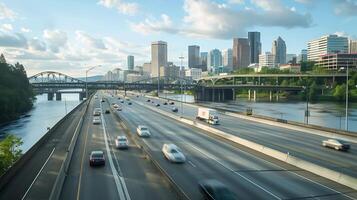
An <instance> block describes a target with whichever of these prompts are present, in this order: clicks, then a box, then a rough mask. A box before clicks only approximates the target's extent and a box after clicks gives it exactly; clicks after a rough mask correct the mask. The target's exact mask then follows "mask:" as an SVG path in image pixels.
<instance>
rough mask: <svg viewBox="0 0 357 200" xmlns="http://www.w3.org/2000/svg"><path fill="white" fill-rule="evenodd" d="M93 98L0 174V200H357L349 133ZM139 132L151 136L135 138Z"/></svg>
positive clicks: (355, 158)
mask: <svg viewBox="0 0 357 200" xmlns="http://www.w3.org/2000/svg"><path fill="white" fill-rule="evenodd" d="M97 95H98V97H97V98H94V97H93V98H91V99H90V100H89V99H88V100H85V101H83V102H82V103H81V104H80V105H79V106H78V107H77V108H76V109H75V110H73V111H72V112H71V113H69V114H68V115H67V116H66V117H65V118H64V119H62V120H61V121H60V122H59V123H58V124H56V125H55V126H54V127H51V129H50V131H49V132H48V133H46V134H45V135H44V136H43V138H41V139H40V141H39V142H37V143H36V144H35V145H34V146H33V147H32V148H31V149H30V150H29V151H28V152H26V153H25V154H24V155H23V156H22V157H21V158H20V160H19V161H17V162H16V163H15V164H14V165H13V166H12V167H11V168H10V169H9V170H8V171H7V172H6V173H5V174H4V175H3V176H2V177H0V199H14V200H17V199H51V200H57V199H69V200H71V199H86V200H92V199H93V200H94V199H95V200H97V199H138V200H141V199H143V200H146V199H148V198H150V199H192V200H195V199H203V195H202V193H201V192H200V187H199V184H200V183H202V182H204V181H207V180H216V181H219V182H222V183H223V184H224V185H225V186H226V187H227V188H228V189H229V190H230V191H232V192H233V194H234V195H235V196H236V198H237V199H357V184H356V183H357V170H356V167H357V166H356V163H357V152H356V151H355V150H356V149H357V143H356V142H357V137H356V135H355V133H348V132H343V131H336V130H331V129H328V130H326V129H325V130H324V129H321V128H317V127H309V126H307V125H306V126H305V125H297V124H295V125H293V124H287V123H281V122H276V121H269V120H263V119H260V118H256V117H254V115H253V117H248V116H245V115H241V114H239V113H236V112H233V111H232V110H230V111H227V110H226V111H224V110H223V108H222V107H220V108H217V109H219V111H220V112H219V113H218V117H219V119H220V125H215V126H213V125H209V124H207V123H206V122H204V121H200V120H197V119H196V115H197V109H198V108H197V107H198V105H191V104H182V106H180V103H179V102H174V105H173V106H177V108H178V109H179V112H172V111H171V107H172V105H164V102H166V100H163V99H159V98H156V97H150V96H142V95H140V94H139V93H134V92H130V91H128V93H127V96H126V97H124V93H120V94H118V95H117V96H112V94H110V93H107V92H98V93H97ZM137 95H139V96H137ZM102 98H103V99H105V102H101V101H100V99H102ZM118 98H121V99H124V102H123V103H121V102H120V101H121V100H119V99H118ZM128 98H130V100H125V99H128ZM148 99H150V100H151V102H154V103H151V102H147V100H148ZM129 102H131V103H132V104H131V105H129ZM113 103H114V104H118V105H120V106H121V108H122V110H121V111H117V110H116V109H114V108H113V106H112V104H113ZM157 103H159V104H161V106H158V107H157V106H155V105H156V104H157ZM200 106H205V105H200ZM95 108H100V109H101V110H102V111H103V114H102V115H101V116H100V119H101V124H99V125H95V124H93V123H92V119H93V116H92V113H93V110H94V109H95ZM181 109H182V110H181ZM105 110H109V112H110V113H108V114H104V111H105ZM139 125H145V126H146V127H147V128H148V129H149V130H150V132H151V134H152V135H151V137H148V138H142V137H139V136H138V135H137V133H136V128H137V127H138V126H139ZM118 135H123V136H126V137H127V139H128V140H129V149H127V150H121V149H117V148H116V146H115V138H116V137H117V136H118ZM331 135H334V136H336V137H339V138H344V139H345V140H347V141H349V143H350V144H351V150H350V151H349V152H340V151H336V150H334V149H328V148H325V147H323V146H322V145H321V141H322V140H324V139H326V138H329V137H331ZM165 143H173V144H176V145H177V146H178V147H179V148H180V149H181V151H182V152H183V154H184V155H185V157H186V161H185V163H182V164H176V163H173V162H170V161H168V159H167V158H165V157H164V155H163V153H162V152H161V149H162V146H163V145H164V144H165ZM94 150H101V151H103V152H104V154H105V158H106V164H105V166H102V167H90V166H89V163H88V160H89V154H90V152H91V151H94Z"/></svg>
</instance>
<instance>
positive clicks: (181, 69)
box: [179, 54, 184, 117]
mask: <svg viewBox="0 0 357 200" xmlns="http://www.w3.org/2000/svg"><path fill="white" fill-rule="evenodd" d="M179 59H180V60H181V67H180V77H181V80H180V85H181V117H182V116H183V104H182V101H183V96H182V95H183V94H182V81H183V66H182V61H183V59H184V57H183V56H182V54H181V56H180V57H179Z"/></svg>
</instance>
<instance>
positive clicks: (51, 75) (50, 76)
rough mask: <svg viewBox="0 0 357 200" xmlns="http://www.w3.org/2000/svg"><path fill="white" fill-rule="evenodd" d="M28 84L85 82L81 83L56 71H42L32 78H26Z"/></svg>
mask: <svg viewBox="0 0 357 200" xmlns="http://www.w3.org/2000/svg"><path fill="white" fill-rule="evenodd" d="M28 79H29V81H30V83H46V82H51V83H84V82H85V81H82V80H80V79H77V78H73V77H71V76H68V75H66V74H63V73H61V72H56V71H43V72H40V73H37V74H35V75H33V76H30V77H28Z"/></svg>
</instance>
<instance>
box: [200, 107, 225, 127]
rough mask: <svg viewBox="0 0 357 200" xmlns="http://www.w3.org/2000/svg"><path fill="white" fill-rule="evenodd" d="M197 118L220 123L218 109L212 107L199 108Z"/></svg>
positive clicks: (210, 122)
mask: <svg viewBox="0 0 357 200" xmlns="http://www.w3.org/2000/svg"><path fill="white" fill-rule="evenodd" d="M196 119H199V120H202V121H206V122H207V123H209V124H214V125H216V124H219V120H218V115H217V111H216V110H214V109H210V108H202V107H200V108H198V113H197V116H196Z"/></svg>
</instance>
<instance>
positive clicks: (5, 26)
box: [2, 24, 13, 31]
mask: <svg viewBox="0 0 357 200" xmlns="http://www.w3.org/2000/svg"><path fill="white" fill-rule="evenodd" d="M2 29H3V30H5V31H12V30H13V27H12V25H11V24H3V25H2Z"/></svg>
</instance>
